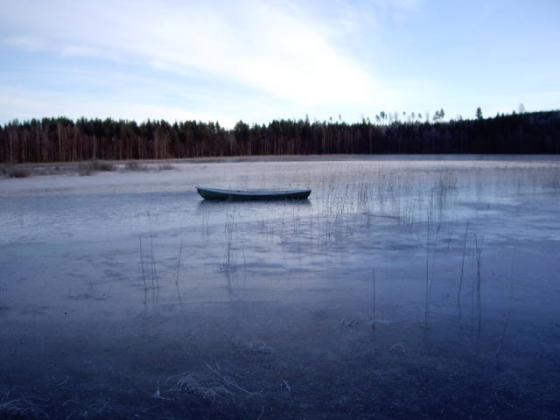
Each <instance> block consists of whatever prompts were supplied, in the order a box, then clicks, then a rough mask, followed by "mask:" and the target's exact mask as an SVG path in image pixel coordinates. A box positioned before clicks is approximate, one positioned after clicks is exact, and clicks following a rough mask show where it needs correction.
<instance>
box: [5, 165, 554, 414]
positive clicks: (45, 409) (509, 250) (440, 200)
mask: <svg viewBox="0 0 560 420" xmlns="http://www.w3.org/2000/svg"><path fill="white" fill-rule="evenodd" d="M173 165H174V169H173V170H169V171H141V172H126V171H114V172H103V173H97V174H94V175H92V176H78V175H52V176H39V177H31V178H25V179H0V232H1V233H2V234H1V236H0V326H1V330H0V331H1V343H2V351H1V352H0V378H1V381H0V417H1V416H2V413H3V411H2V410H4V412H11V413H21V414H22V415H23V416H36V417H42V416H43V417H44V416H45V415H47V414H48V415H49V416H50V417H55V418H59V417H62V418H67V417H70V418H79V417H94V418H95V417H99V418H106V417H124V418H131V417H134V416H135V415H137V416H138V417H139V418H154V417H166V418H180V417H203V418H215V417H221V418H255V419H256V418H263V419H266V418H303V417H305V418H335V417H350V418H368V417H373V416H376V417H377V418H384V417H386V418H395V417H396V418H410V417H423V416H424V417H428V418H434V417H447V418H457V417H461V418H467V417H475V418H477V417H508V418H512V417H519V418H537V417H540V418H544V417H546V418H552V417H555V416H558V413H559V412H560V369H558V367H559V366H560V305H559V302H560V275H559V273H560V159H558V158H555V157H538V156H536V157H484V158H482V157H472V156H471V157H462V158H458V157H453V156H447V157H446V156H440V157H431V156H426V157H411V158H407V157H385V158H380V157H377V158H368V157H365V158H364V157H359V158H358V157H356V158H344V159H342V158H340V159H333V160H328V158H323V159H311V160H303V159H297V160H295V161H271V160H264V161H255V162H214V163H211V162H199V163H196V162H188V163H185V162H182V163H181V162H179V163H174V164H173ZM197 185H200V186H214V187H224V188H228V187H232V188H244V187H247V188H311V189H312V190H313V192H312V194H311V196H310V199H309V200H308V201H303V202H262V203H255V202H235V203H229V202H222V203H213V202H204V201H203V200H202V199H201V198H200V197H199V196H198V195H197V193H196V191H195V186H197ZM10 404H11V405H10ZM9 410H12V411H9Z"/></svg>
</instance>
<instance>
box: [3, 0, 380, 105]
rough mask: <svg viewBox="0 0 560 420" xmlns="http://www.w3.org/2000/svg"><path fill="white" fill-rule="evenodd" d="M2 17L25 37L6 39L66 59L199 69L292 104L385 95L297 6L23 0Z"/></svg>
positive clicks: (363, 100)
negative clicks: (112, 59)
mask: <svg viewBox="0 0 560 420" xmlns="http://www.w3.org/2000/svg"><path fill="white" fill-rule="evenodd" d="M2 20H8V21H9V22H10V23H11V27H16V28H21V29H22V30H23V31H24V32H26V33H29V34H30V35H25V36H24V37H21V38H19V41H18V42H14V40H12V45H14V46H20V47H26V48H27V49H29V48H31V47H34V48H36V49H38V48H47V49H51V50H57V51H58V52H60V53H62V54H64V55H66V56H75V57H76V56H79V57H114V56H117V57H120V58H122V59H127V58H128V59H130V60H141V61H142V62H143V63H144V65H145V66H146V67H149V66H151V67H152V68H157V69H163V70H166V71H176V72H177V73H179V74H184V73H189V72H190V73H192V72H193V71H197V72H201V73H203V74H207V75H210V76H212V77H215V78H219V79H221V80H226V81H231V82H234V83H238V84H241V85H244V86H247V87H249V88H251V89H255V90H258V91H261V92H264V93H267V94H269V95H272V96H274V97H277V98H281V99H283V100H288V101H292V102H293V103H294V105H298V106H308V107H313V106H320V107H323V106H326V105H329V106H333V107H336V108H339V109H343V108H345V107H348V106H350V107H353V108H362V109H365V108H367V107H369V106H371V105H372V104H375V103H376V102H378V101H379V98H383V100H384V101H385V100H386V99H387V96H388V94H389V92H387V91H386V90H385V89H383V87H382V86H381V84H380V83H379V82H378V81H376V79H375V77H374V75H373V74H372V73H371V71H370V70H368V69H367V68H365V67H364V66H363V65H361V64H360V62H359V61H358V60H357V59H356V58H355V57H352V56H350V55H347V54H345V52H344V51H341V49H340V48H337V47H335V43H334V42H332V41H333V40H334V39H336V37H337V33H336V28H331V29H330V32H327V30H326V29H325V27H323V26H320V24H318V23H316V22H315V21H314V20H313V18H312V17H311V16H307V15H305V13H304V12H303V11H302V9H301V8H298V7H296V6H295V5H294V4H290V3H282V2H258V1H250V0H247V1H242V2H239V3H237V4H230V3H212V5H209V4H207V3H202V2H200V3H192V2H191V3H182V2H176V3H174V2H168V1H167V2H166V1H164V2H157V3H156V2H142V1H139V2H118V3H116V2H110V1H97V2H86V3H82V2H69V1H64V0H53V1H51V2H49V4H48V5H46V4H45V3H43V2H40V1H27V2H24V3H22V5H20V4H18V5H15V6H14V7H13V10H11V11H10V13H9V14H7V15H4V16H3V17H2Z"/></svg>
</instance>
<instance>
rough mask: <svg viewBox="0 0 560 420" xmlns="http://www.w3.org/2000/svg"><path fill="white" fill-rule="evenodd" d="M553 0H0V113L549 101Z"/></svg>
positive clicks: (558, 43) (169, 112)
mask: <svg viewBox="0 0 560 420" xmlns="http://www.w3.org/2000/svg"><path fill="white" fill-rule="evenodd" d="M559 22H560V1H558V0H534V1H523V0H518V1H514V0H509V1H505V0H493V1H482V0H471V1H464V0H463V1H459V0H446V1H444V0H432V1H429V0H335V1H319V0H310V1H292V0H286V1H262V0H261V1H257V0H240V1H235V2H234V1H222V0H216V1H212V0H209V1H188V0H186V1H179V0H166V1H142V0H138V1H130V0H121V1H108V0H97V1H86V0H84V1H79V2H78V1H73V0H72V1H71V0H49V1H34V0H17V1H16V0H14V1H10V0H0V122H6V121H9V120H12V119H14V118H18V119H28V118H32V117H43V116H58V115H65V116H69V117H71V118H77V117H80V116H86V117H101V118H105V117H112V118H126V119H136V120H145V119H148V118H158V119H159V118H164V119H167V120H170V121H174V120H184V119H197V120H203V121H209V120H212V121H220V122H221V123H222V124H224V125H226V126H231V125H233V124H234V123H235V121H238V120H240V119H243V120H244V121H247V122H250V123H252V122H267V121H270V120H272V119H274V118H304V117H305V116H306V115H308V116H309V118H310V119H311V120H314V119H318V120H326V119H328V118H329V117H333V118H335V119H338V116H339V115H340V116H341V117H342V119H344V120H346V121H356V120H360V119H361V118H363V117H369V118H371V119H373V118H374V116H375V115H376V114H377V113H379V112H380V111H385V112H391V113H394V112H399V113H402V112H403V111H407V112H408V113H410V112H416V113H423V114H425V113H426V112H428V113H430V114H432V115H433V113H434V111H435V110H437V109H440V108H443V109H444V110H445V111H446V118H447V117H448V118H454V117H456V116H457V115H462V116H463V117H465V118H471V117H473V116H474V113H475V109H476V107H478V106H481V107H482V110H483V112H484V114H485V115H495V114H496V113H497V112H511V111H512V110H514V109H517V108H518V106H519V104H520V103H523V104H524V106H525V108H526V109H527V110H528V111H533V110H547V109H558V108H560V77H559V76H560V53H559V51H560V24H559Z"/></svg>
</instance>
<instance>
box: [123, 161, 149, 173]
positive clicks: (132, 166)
mask: <svg viewBox="0 0 560 420" xmlns="http://www.w3.org/2000/svg"><path fill="white" fill-rule="evenodd" d="M124 169H125V171H147V170H148V169H149V168H148V166H147V165H141V164H140V163H138V162H135V161H130V162H126V164H125V165H124Z"/></svg>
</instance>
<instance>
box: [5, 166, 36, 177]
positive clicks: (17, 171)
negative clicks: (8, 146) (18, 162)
mask: <svg viewBox="0 0 560 420" xmlns="http://www.w3.org/2000/svg"><path fill="white" fill-rule="evenodd" d="M2 172H4V173H5V174H7V175H8V176H9V177H10V178H27V177H29V176H31V171H30V170H29V169H26V168H22V167H18V166H13V167H8V168H4V169H3V170H2Z"/></svg>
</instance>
